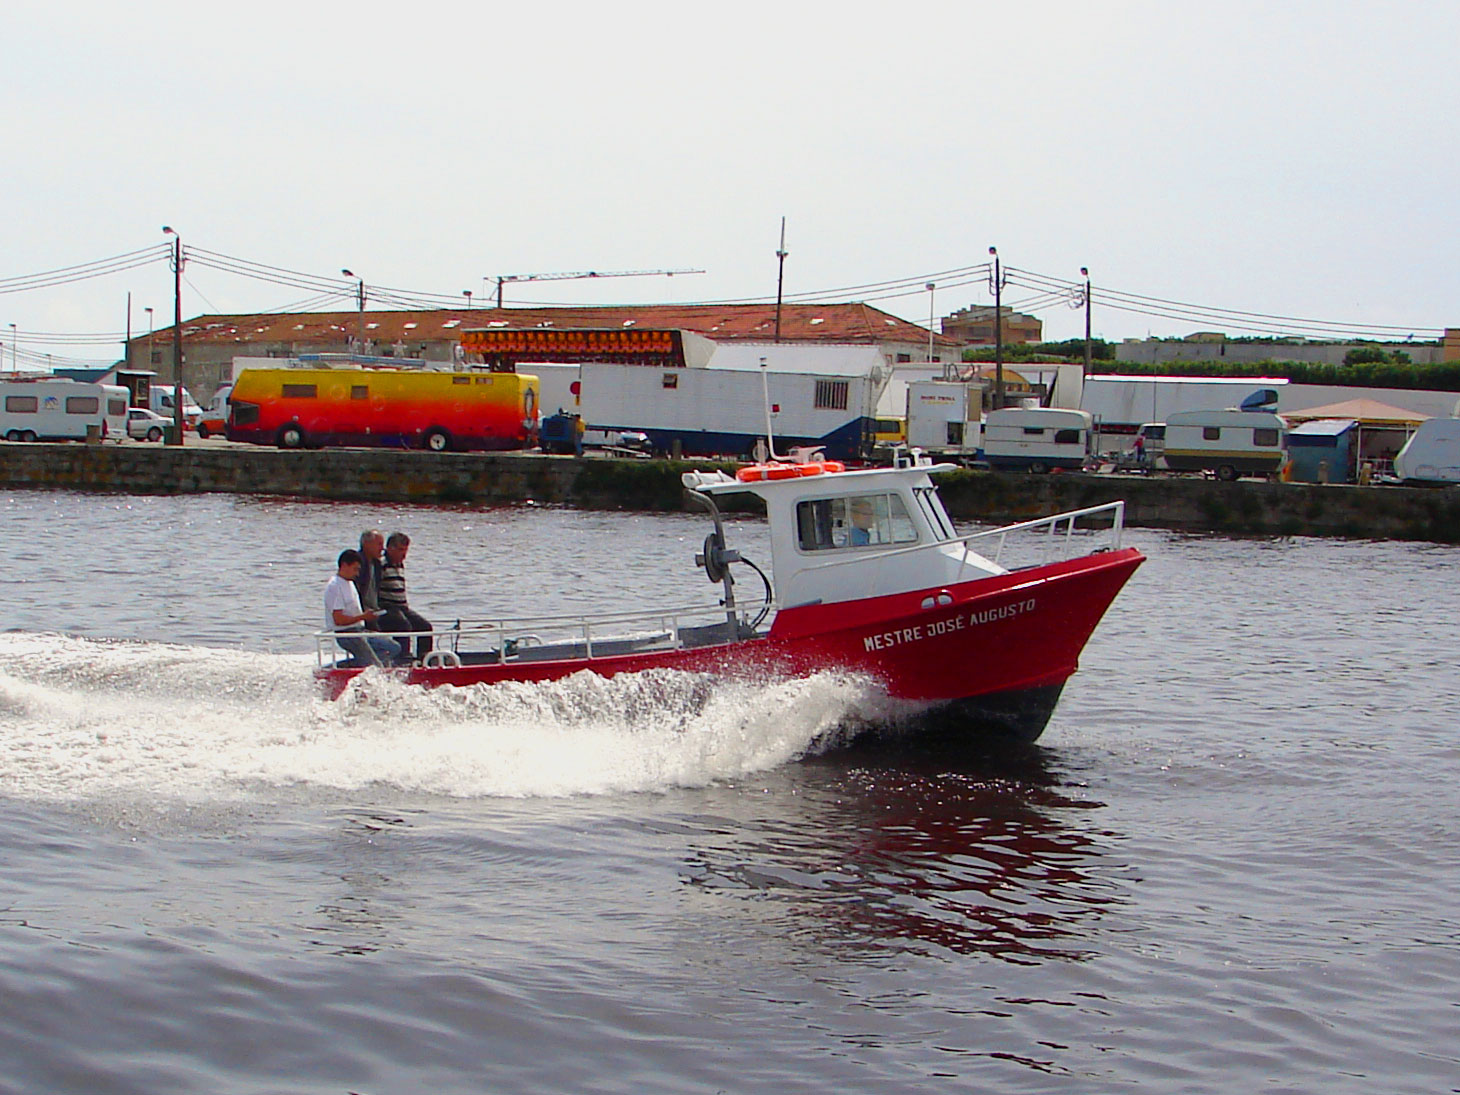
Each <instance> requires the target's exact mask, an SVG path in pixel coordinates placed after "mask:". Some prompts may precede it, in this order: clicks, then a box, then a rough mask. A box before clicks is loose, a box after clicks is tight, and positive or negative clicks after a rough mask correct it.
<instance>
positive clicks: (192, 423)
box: [148, 384, 203, 429]
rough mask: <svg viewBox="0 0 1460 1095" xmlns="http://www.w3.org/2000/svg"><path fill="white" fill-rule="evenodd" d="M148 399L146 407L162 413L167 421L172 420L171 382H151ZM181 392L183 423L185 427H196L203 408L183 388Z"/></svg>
mask: <svg viewBox="0 0 1460 1095" xmlns="http://www.w3.org/2000/svg"><path fill="white" fill-rule="evenodd" d="M150 392H151V394H150V397H149V398H150V400H151V402H150V403H148V408H149V409H150V410H154V411H156V412H157V413H158V414H160V415H162V417H163V418H165V419H167V420H168V421H169V422H172V421H174V420H175V419H174V418H173V410H172V392H173V385H171V384H153V385H151V389H150ZM182 393H183V424H184V428H185V429H197V428H198V422H199V421H200V420H201V419H202V417H203V408H202V407H200V406H198V404H197V403H196V402H194V400H193V397H192V394H191V393H190V392H189V391H188V390H187V389H186V388H184V389H183V390H182Z"/></svg>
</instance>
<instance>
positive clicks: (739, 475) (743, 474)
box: [735, 460, 847, 483]
mask: <svg viewBox="0 0 1460 1095" xmlns="http://www.w3.org/2000/svg"><path fill="white" fill-rule="evenodd" d="M846 470H847V468H846V465H845V464H843V463H842V462H841V461H840V460H818V461H816V462H815V463H811V464H751V465H749V466H748V467H744V468H741V469H740V470H739V471H737V472H736V473H735V478H736V479H738V480H740V482H742V483H759V482H761V481H763V480H766V479H795V478H797V477H798V476H802V475H820V474H821V473H822V472H824V471H829V472H838V471H846Z"/></svg>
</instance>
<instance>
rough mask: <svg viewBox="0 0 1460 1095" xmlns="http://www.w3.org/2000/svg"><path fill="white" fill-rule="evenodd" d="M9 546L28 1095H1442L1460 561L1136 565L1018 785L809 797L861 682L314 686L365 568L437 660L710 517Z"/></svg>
mask: <svg viewBox="0 0 1460 1095" xmlns="http://www.w3.org/2000/svg"><path fill="white" fill-rule="evenodd" d="M0 520H3V522H4V524H3V529H4V534H5V540H6V545H7V549H6V550H7V559H8V563H9V566H8V568H7V574H6V581H5V583H4V585H3V587H0V588H3V593H0V605H3V611H4V620H5V626H6V627H7V628H8V629H9V630H8V632H5V633H0V1091H3V1092H6V1093H9V1092H27V1093H28V1092H37V1093H39V1092H63V1091H64V1092H73V1091H74V1092H82V1091H84V1092H98V1093H110V1092H118V1093H121V1092H136V1093H144V1092H145V1093H168V1092H179V1093H181V1092H199V1091H207V1092H339V1093H344V1092H360V1093H374V1095H380V1093H386V1092H391V1093H408V1092H409V1093H415V1092H441V1093H450V1092H483V1091H521V1092H543V1091H574V1092H576V1091H583V1092H587V1091H594V1092H702V1091H703V1092H718V1091H727V1092H801V1091H805V1092H813V1091H815V1092H824V1091H829V1090H838V1091H859V1092H862V1091H865V1092H888V1091H894V1090H896V1091H939V1092H942V1091H950V1090H988V1091H999V1092H1045V1091H1058V1092H1105V1091H1131V1090H1141V1091H1161V1092H1167V1091H1169V1092H1214V1093H1215V1092H1222V1093H1226V1092H1237V1091H1289V1092H1325V1093H1355V1095H1357V1093H1364V1095H1369V1093H1375V1092H1437V1091H1452V1092H1453V1091H1457V1090H1460V1050H1457V1044H1460V1043H1457V1039H1456V1031H1457V1029H1460V911H1457V902H1456V898H1455V893H1456V884H1457V879H1460V789H1457V788H1460V741H1457V723H1460V718H1457V715H1460V667H1457V658H1456V653H1455V651H1456V639H1457V630H1456V623H1457V618H1460V611H1457V610H1460V593H1457V583H1456V581H1455V573H1456V567H1457V563H1460V551H1457V549H1454V548H1446V547H1434V546H1428V545H1423V544H1389V543H1361V542H1340V541H1319V540H1247V541H1233V540H1222V539H1214V538H1202V537H1182V536H1174V535H1166V534H1157V533H1151V532H1145V531H1142V530H1134V531H1130V532H1128V533H1127V542H1131V543H1134V544H1136V545H1137V546H1139V547H1141V548H1142V549H1143V550H1144V551H1145V552H1146V553H1147V554H1148V556H1149V561H1148V563H1147V564H1146V565H1145V566H1144V567H1143V568H1142V569H1141V570H1140V571H1138V572H1137V574H1136V576H1135V577H1134V579H1133V580H1132V581H1131V583H1130V585H1129V586H1128V587H1127V588H1126V590H1125V592H1124V593H1123V594H1122V596H1121V598H1120V599H1119V600H1118V601H1117V603H1116V605H1115V607H1114V608H1113V610H1112V611H1111V613H1110V614H1109V616H1108V617H1107V618H1106V621H1105V623H1104V624H1103V625H1102V626H1101V628H1100V629H1099V630H1098V631H1097V632H1096V635H1095V638H1094V640H1093V641H1092V643H1091V645H1090V647H1089V648H1088V650H1087V651H1086V655H1085V658H1084V661H1083V665H1082V669H1081V672H1080V673H1079V674H1078V675H1077V676H1076V677H1075V678H1074V679H1073V680H1072V682H1071V684H1070V686H1069V687H1068V688H1067V689H1066V692H1065V697H1064V700H1063V701H1062V703H1061V706H1060V708H1059V710H1058V711H1057V713H1056V715H1055V718H1054V720H1053V721H1052V723H1051V724H1050V727H1049V729H1048V730H1047V731H1046V733H1045V736H1044V738H1043V739H1042V740H1041V744H1040V746H1039V747H1038V748H1036V749H1034V750H1031V751H1028V752H1022V753H1018V754H984V755H978V754H969V755H965V756H958V757H950V756H947V755H929V754H927V753H921V752H913V751H903V752H890V751H882V752H879V753H865V752H853V753H846V752H841V753H835V754H828V755H820V756H817V755H809V756H808V755H806V754H807V748H808V745H809V743H811V742H813V741H814V740H816V739H817V736H818V735H819V734H820V733H821V732H822V731H823V730H824V729H825V728H826V727H828V726H830V725H833V724H835V723H836V722H837V721H838V720H839V719H840V718H841V716H843V715H844V714H846V713H847V712H848V711H851V710H855V709H857V707H858V705H859V704H864V703H867V702H869V697H867V696H866V695H864V694H863V693H862V686H861V685H860V684H858V682H856V681H851V680H846V679H841V678H838V677H837V676H835V675H832V674H827V675H825V676H823V677H819V678H816V679H813V680H810V681H805V682H799V683H797V684H792V685H787V684H779V685H766V686H762V687H754V686H748V685H744V684H739V685H727V684H725V683H723V682H718V681H715V680H712V679H701V678H697V677H693V676H690V675H685V674H670V673H666V674H646V675H643V676H641V677H637V678H633V679H621V680H617V681H613V682H604V681H599V680H596V679H595V678H591V677H581V678H575V679H570V680H568V681H564V682H559V683H557V684H552V685H540V686H520V687H512V686H506V687H500V688H496V689H481V690H460V691H458V690H449V689H448V690H441V691H439V692H435V693H429V694H428V693H423V692H419V691H413V690H408V689H405V688H402V687H400V686H398V685H396V684H394V682H391V681H389V680H383V679H382V680H378V681H375V682H372V684H371V686H370V687H369V688H366V689H364V690H362V691H361V692H360V693H358V694H354V695H351V696H349V697H347V698H346V699H345V700H344V701H342V702H340V703H328V702H325V701H322V700H321V699H319V698H318V696H317V695H316V694H315V692H314V691H313V689H312V688H311V687H310V684H309V680H308V676H309V669H310V667H311V666H312V664H313V659H312V653H311V651H312V646H311V645H310V643H309V642H308V641H307V640H306V638H305V637H304V636H305V634H306V633H307V632H308V631H310V630H312V629H313V628H314V627H315V626H316V620H317V618H318V617H319V616H320V614H321V612H322V609H321V607H320V600H321V594H322V588H323V584H324V581H325V580H326V578H327V577H328V575H329V574H330V572H331V571H332V569H333V566H332V560H333V557H334V555H335V554H336V553H337V552H338V551H339V550H340V548H342V547H345V546H349V545H350V543H351V542H353V540H354V538H355V537H356V536H357V535H358V532H359V530H360V529H361V528H362V527H364V526H366V525H378V526H381V527H383V528H385V529H386V530H387V531H388V530H390V529H392V528H396V527H402V528H406V529H407V530H409V531H410V532H411V533H412V535H413V537H414V544H413V548H412V554H411V561H410V577H411V586H412V601H413V603H414V604H416V605H417V606H418V607H419V608H421V609H422V610H423V611H425V612H426V614H427V615H429V616H432V617H433V618H435V619H437V620H438V621H439V622H446V621H449V620H450V619H452V618H453V617H455V616H457V615H466V616H473V615H476V616H480V615H483V614H487V613H492V612H526V611H532V612H537V611H544V612H545V611H552V610H556V609H573V608H585V609H586V608H589V607H595V606H602V605H604V604H605V603H607V604H608V605H609V606H612V607H631V606H633V605H635V604H637V603H639V602H640V601H642V600H643V599H644V598H646V597H650V596H659V595H660V594H661V593H663V592H667V593H670V594H673V595H675V596H679V595H686V596H688V595H693V596H695V597H700V596H703V595H704V594H705V591H706V590H707V589H709V587H708V585H707V583H705V582H704V579H703V577H702V576H700V575H699V574H698V573H697V572H695V571H694V569H693V561H692V557H693V554H694V552H695V550H696V549H697V548H698V545H699V542H700V540H701V538H702V537H703V535H704V532H705V525H704V522H703V521H702V520H700V519H698V518H696V517H693V516H679V515H671V516H645V515H634V514H602V513H575V512H568V511H555V510H545V509H533V508H515V509H507V510H491V511H475V510H472V509H469V508H455V509H437V508H408V507H368V506H352V505H328V504H307V503H294V502H284V501H259V500H245V499H235V498H183V499H160V498H109V497H87V496H78V495H68V494H31V493H0ZM732 533H733V538H734V540H735V541H736V542H737V543H739V544H740V545H741V546H742V547H743V549H744V550H745V551H746V553H747V554H749V555H751V556H752V557H755V558H757V559H760V558H764V552H763V546H764V528H763V526H762V525H761V524H760V523H759V522H757V521H755V520H754V519H742V520H738V521H736V522H735V523H734V524H733V525H732Z"/></svg>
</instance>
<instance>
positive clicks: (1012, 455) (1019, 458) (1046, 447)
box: [983, 407, 1094, 474]
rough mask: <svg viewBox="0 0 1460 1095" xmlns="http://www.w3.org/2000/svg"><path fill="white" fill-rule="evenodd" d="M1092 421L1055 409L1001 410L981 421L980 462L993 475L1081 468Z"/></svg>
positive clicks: (1081, 414)
mask: <svg viewBox="0 0 1460 1095" xmlns="http://www.w3.org/2000/svg"><path fill="white" fill-rule="evenodd" d="M1093 424H1094V418H1093V417H1092V416H1091V415H1090V414H1089V412H1087V411H1074V410H1063V409H1059V408H1055V407H1005V408H1004V409H1003V410H998V411H989V413H988V414H986V415H984V420H983V458H984V460H985V461H986V462H987V463H988V465H989V467H991V468H993V469H995V470H996V471H1028V472H1034V473H1035V474H1040V473H1042V472H1047V471H1049V470H1050V469H1052V468H1077V469H1078V468H1082V467H1084V466H1085V457H1086V456H1087V455H1089V449H1090V429H1091V426H1092V425H1093Z"/></svg>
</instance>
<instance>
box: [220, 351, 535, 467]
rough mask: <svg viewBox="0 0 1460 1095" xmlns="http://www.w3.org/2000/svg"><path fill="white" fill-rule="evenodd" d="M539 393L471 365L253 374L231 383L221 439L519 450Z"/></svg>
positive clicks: (510, 376) (353, 366)
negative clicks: (224, 437) (226, 416)
mask: <svg viewBox="0 0 1460 1095" xmlns="http://www.w3.org/2000/svg"><path fill="white" fill-rule="evenodd" d="M538 390H539V389H538V382H537V377H535V376H531V375H527V374H524V373H518V372H515V371H498V370H491V369H487V368H483V367H480V366H478V367H475V368H473V367H471V366H470V365H467V364H452V365H450V366H448V367H446V368H439V369H437V368H427V367H422V366H421V364H420V363H417V364H416V365H415V366H414V367H406V366H400V365H379V364H369V365H366V364H361V363H359V362H350V361H342V362H339V363H334V362H331V363H328V364H320V365H316V364H314V363H302V364H301V365H299V366H295V367H287V368H276V369H275V368H267V369H252V368H247V369H242V370H240V371H239V373H238V376H237V377H236V378H235V379H234V382H233V392H232V394H231V395H230V397H229V413H228V421H227V426H226V428H225V433H226V435H227V437H228V439H229V440H230V441H248V442H252V443H253V444H256V445H277V446H278V447H279V448H282V449H302V448H322V447H325V446H330V445H366V446H376V447H389V448H407V449H427V450H429V451H432V452H448V451H452V450H468V449H522V448H527V447H529V446H531V445H534V444H536V440H537V416H538Z"/></svg>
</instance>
